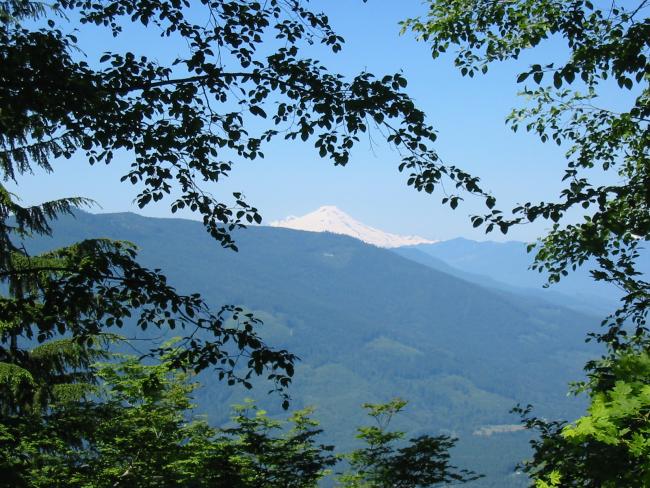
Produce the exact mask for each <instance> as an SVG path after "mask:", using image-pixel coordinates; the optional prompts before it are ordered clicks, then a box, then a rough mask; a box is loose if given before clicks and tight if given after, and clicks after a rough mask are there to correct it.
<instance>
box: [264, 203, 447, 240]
mask: <svg viewBox="0 0 650 488" xmlns="http://www.w3.org/2000/svg"><path fill="white" fill-rule="evenodd" d="M271 227H284V228H286V229H294V230H305V231H310V232H331V233H333V234H341V235H346V236H350V237H354V238H355V239H359V240H360V241H363V242H365V243H368V244H373V245H375V246H379V247H387V248H390V247H400V246H414V245H416V244H432V243H434V242H435V241H430V240H428V239H424V238H422V237H418V236H400V235H397V234H391V233H388V232H384V231H382V230H379V229H375V228H374V227H370V226H368V225H365V224H363V223H361V222H359V221H358V220H355V219H353V218H352V217H350V216H349V215H348V214H346V213H345V212H343V211H342V210H339V209H338V208H336V207H334V206H332V205H326V206H324V207H320V208H319V209H317V210H315V211H313V212H311V213H308V214H307V215H303V216H302V217H287V218H286V219H284V220H278V221H275V222H271Z"/></svg>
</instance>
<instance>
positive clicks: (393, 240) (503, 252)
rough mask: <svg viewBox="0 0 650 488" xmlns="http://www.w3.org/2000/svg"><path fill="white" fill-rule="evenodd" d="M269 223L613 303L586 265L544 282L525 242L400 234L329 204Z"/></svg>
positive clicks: (537, 293)
mask: <svg viewBox="0 0 650 488" xmlns="http://www.w3.org/2000/svg"><path fill="white" fill-rule="evenodd" d="M271 226H274V227H285V228H289V229H295V230H304V231H310V232H331V233H334V234H342V235H348V236H351V237H354V238H356V239H359V240H361V241H363V242H366V243H369V244H373V245H375V246H379V247H384V248H391V249H393V250H394V251H395V252H397V253H398V254H399V255H401V256H403V257H405V258H407V259H410V260H413V261H415V262H418V263H420V264H423V265H425V266H428V267H431V268H433V269H436V270H438V271H442V272H445V273H449V274H451V275H453V276H456V277H459V278H462V279H464V280H467V281H470V282H472V283H476V284H479V285H481V286H485V287H487V288H490V289H494V290H502V291H507V292H510V293H518V294H521V295H525V296H533V297H535V298H541V299H544V300H548V301H550V302H552V303H556V304H559V305H562V306H566V307H571V308H574V309H576V310H580V311H583V312H587V313H593V314H598V315H599V316H601V317H604V316H606V315H607V314H609V313H611V312H612V311H613V310H615V308H616V304H617V301H618V298H619V297H620V292H619V290H618V289H616V288H615V287H613V286H609V285H606V284H603V283H597V282H594V281H593V280H592V279H591V276H590V275H589V272H588V269H589V267H588V265H585V266H584V267H583V268H581V269H579V270H577V271H576V272H574V273H571V275H570V276H568V277H566V278H564V279H563V280H562V281H561V282H560V283H558V284H555V285H553V286H551V287H550V288H544V285H545V283H546V276H545V275H544V274H541V273H538V272H536V271H533V270H531V269H529V267H530V265H531V264H532V262H533V258H534V255H533V254H531V253H528V252H527V243H524V242H517V241H509V242H492V241H482V242H478V241H472V240H468V239H462V238H457V239H451V240H448V241H430V240H427V239H424V238H422V237H418V236H400V235H396V234H391V233H388V232H384V231H382V230H379V229H375V228H373V227H369V226H367V225H365V224H363V223H362V222H359V221H358V220H356V219H354V218H353V217H351V216H350V215H348V214H347V213H345V212H344V211H342V210H340V209H338V208H337V207H335V206H324V207H320V208H319V209H317V210H315V211H314V212H311V213H309V214H307V215H304V216H302V217H287V218H286V219H284V220H280V221H276V222H272V223H271ZM642 258H643V259H644V262H643V263H642V266H641V267H642V269H646V271H647V272H650V259H648V256H647V255H644V256H642Z"/></svg>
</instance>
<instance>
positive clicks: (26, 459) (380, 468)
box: [0, 356, 476, 488]
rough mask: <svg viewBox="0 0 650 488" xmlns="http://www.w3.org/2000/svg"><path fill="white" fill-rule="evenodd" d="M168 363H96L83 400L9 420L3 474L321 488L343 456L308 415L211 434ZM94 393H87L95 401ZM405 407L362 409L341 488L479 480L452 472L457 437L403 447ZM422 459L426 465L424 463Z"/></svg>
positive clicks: (187, 386)
mask: <svg viewBox="0 0 650 488" xmlns="http://www.w3.org/2000/svg"><path fill="white" fill-rule="evenodd" d="M170 366H171V364H169V363H167V362H165V361H163V362H162V363H160V364H157V365H143V364H142V362H140V361H139V360H138V359H137V358H135V357H128V356H127V357H122V358H119V360H117V361H114V362H111V363H104V364H98V365H96V370H95V376H96V378H97V379H98V380H99V384H98V385H97V386H96V387H94V388H90V389H88V390H87V391H86V394H87V396H88V398H85V399H81V398H74V397H59V398H57V400H55V401H53V402H51V403H50V405H49V407H48V409H47V410H44V411H40V412H38V411H32V412H29V413H26V414H24V415H16V416H9V417H7V416H5V417H4V418H3V423H2V424H1V427H0V428H1V430H0V474H1V475H2V479H3V482H6V483H9V484H10V485H11V486H15V487H53V486H61V487H74V486H79V487H82V486H84V487H87V486H92V487H97V488H101V487H114V486H138V487H160V486H186V487H202V486H205V487H208V486H223V487H233V488H236V487H242V488H244V487H250V488H254V487H267V488H271V487H273V488H286V487H314V486H317V482H318V481H319V480H320V479H322V478H323V477H324V476H326V475H328V474H330V473H331V472H332V467H333V466H334V465H335V464H336V463H337V462H338V461H339V459H340V458H341V456H335V455H333V454H332V451H333V446H328V445H322V444H318V443H317V440H316V438H317V436H318V435H319V434H320V433H321V430H320V429H318V427H317V422H315V421H313V420H312V419H311V418H310V417H309V415H310V414H311V413H312V410H311V409H304V410H300V411H296V412H294V413H293V414H292V415H291V416H290V418H289V421H288V423H286V422H284V421H278V420H272V419H270V418H269V417H267V415H266V413H265V412H264V411H263V410H259V409H258V408H257V407H256V406H255V405H254V404H253V403H250V402H249V403H247V404H245V405H240V406H237V407H235V409H234V412H233V417H232V426H230V427H227V428H222V429H216V428H213V427H211V426H209V425H208V424H207V423H206V422H205V421H204V420H202V419H201V418H199V417H197V416H196V415H194V414H193V413H192V408H193V405H192V403H191V397H190V395H191V393H192V391H193V390H194V389H195V388H196V387H197V384H195V383H191V382H190V381H188V380H189V376H188V374H186V373H181V372H179V371H177V370H175V369H174V368H172V367H170ZM91 393H92V395H91ZM405 403H406V402H404V401H401V400H394V401H392V402H390V403H388V404H385V405H367V406H366V407H367V408H369V409H370V415H371V416H372V417H373V418H375V419H377V420H378V421H379V423H378V424H377V425H376V426H372V427H364V428H361V429H359V438H360V439H362V440H363V441H364V442H366V443H367V447H366V448H362V449H359V450H357V451H354V452H353V453H351V454H350V455H349V456H343V457H345V458H349V459H350V468H349V471H348V472H346V473H345V474H344V475H341V476H340V478H339V481H340V486H342V487H350V488H351V487H361V486H364V487H389V486H391V487H393V486H433V485H435V484H437V483H441V482H446V481H451V480H454V481H456V482H458V481H461V482H462V481H465V480H469V479H475V478H476V476H475V475H473V474H472V473H469V472H467V471H459V470H457V469H456V468H455V467H453V466H450V465H449V462H448V461H449V455H448V453H447V450H448V449H449V448H450V447H452V446H453V444H454V442H455V440H454V439H450V438H448V437H445V436H442V437H428V436H422V437H420V438H418V439H412V440H411V441H410V442H409V443H407V444H403V445H402V447H400V448H397V446H396V445H395V443H396V442H397V441H398V440H399V439H401V438H402V437H403V435H404V434H403V433H402V432H391V431H389V430H388V424H389V420H390V418H391V417H392V415H394V414H395V413H397V412H399V411H400V410H401V409H402V408H403V406H404V405H405ZM423 461H424V462H423Z"/></svg>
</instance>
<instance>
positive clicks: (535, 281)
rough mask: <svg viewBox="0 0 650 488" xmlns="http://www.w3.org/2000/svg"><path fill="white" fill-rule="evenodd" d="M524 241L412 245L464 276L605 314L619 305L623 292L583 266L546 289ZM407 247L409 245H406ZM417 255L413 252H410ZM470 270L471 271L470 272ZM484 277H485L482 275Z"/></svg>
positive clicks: (646, 268)
mask: <svg viewBox="0 0 650 488" xmlns="http://www.w3.org/2000/svg"><path fill="white" fill-rule="evenodd" d="M526 246H527V245H526V243H524V242H516V241H510V242H490V241H483V242H477V241H471V240H468V239H461V238H458V239H452V240H449V241H443V242H437V243H433V244H422V245H417V246H414V247H413V248H412V249H415V250H417V251H420V252H423V253H425V254H427V255H429V256H430V257H433V258H435V259H437V260H439V261H442V262H444V263H445V264H446V265H447V266H451V267H452V268H453V269H455V270H456V272H455V273H453V272H452V274H458V273H459V272H461V274H462V276H463V277H464V278H466V277H468V276H470V275H471V276H473V277H474V279H471V281H475V282H477V283H481V284H486V285H488V286H492V285H491V284H490V283H495V286H496V287H499V283H500V284H501V286H500V287H501V288H504V289H509V290H511V291H514V290H516V289H518V290H519V291H520V292H521V293H524V294H528V295H530V294H536V295H538V296H544V297H546V298H547V299H548V300H552V301H555V302H559V303H562V304H567V305H571V306H573V307H575V308H578V309H580V310H593V313H595V314H598V315H599V316H601V318H602V317H604V316H605V315H606V314H609V313H611V312H612V311H613V310H615V309H616V305H617V300H618V297H619V296H620V292H619V291H618V290H617V289H616V288H615V287H612V286H608V285H606V284H604V283H598V282H595V281H594V280H593V279H592V278H591V276H590V275H589V272H588V267H587V266H583V267H582V268H580V269H578V270H577V271H575V272H572V273H571V274H570V275H569V276H568V277H566V278H563V279H562V281H561V282H560V283H557V284H555V285H553V286H552V287H550V288H549V289H546V290H544V289H543V285H544V284H545V282H546V276H545V275H544V274H543V273H538V272H536V271H533V270H530V269H528V268H529V266H530V265H531V264H532V262H533V258H534V256H533V254H530V253H528V252H527V251H526ZM405 249H407V248H405ZM409 257H413V256H409ZM640 264H641V269H645V270H646V272H647V270H650V266H648V263H647V256H642V261H641V263H640ZM467 273H469V275H467ZM481 277H482V278H481Z"/></svg>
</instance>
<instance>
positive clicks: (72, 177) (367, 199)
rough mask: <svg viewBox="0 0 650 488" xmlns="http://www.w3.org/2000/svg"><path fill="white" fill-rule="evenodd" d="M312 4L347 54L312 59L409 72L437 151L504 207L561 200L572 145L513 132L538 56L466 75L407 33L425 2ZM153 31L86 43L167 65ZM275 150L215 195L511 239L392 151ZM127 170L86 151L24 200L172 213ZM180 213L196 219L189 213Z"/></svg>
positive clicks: (244, 167)
mask: <svg viewBox="0 0 650 488" xmlns="http://www.w3.org/2000/svg"><path fill="white" fill-rule="evenodd" d="M312 5H313V7H314V9H316V10H323V11H325V12H326V13H327V14H328V15H329V17H330V20H331V24H332V25H333V27H334V28H335V29H336V30H337V31H338V33H339V34H340V35H342V36H343V37H344V38H345V39H346V45H345V48H344V49H343V51H342V52H341V53H339V54H337V55H331V54H327V55H323V51H322V50H317V51H316V52H315V54H314V57H318V56H322V58H321V60H322V61H323V62H324V63H325V64H326V65H327V66H329V67H330V69H332V70H334V71H339V72H341V73H344V74H346V75H351V76H352V75H354V74H356V73H357V72H359V71H360V70H364V69H365V70H368V71H371V72H373V73H375V74H379V75H381V74H386V73H393V72H396V71H402V72H403V73H404V75H405V76H406V78H407V79H408V80H409V86H408V89H407V91H408V93H409V94H410V95H411V96H412V97H413V98H414V99H415V100H416V102H417V104H418V106H419V107H420V108H422V109H423V110H424V111H425V112H426V113H427V114H428V117H429V121H430V122H431V123H432V124H433V125H434V126H435V127H436V129H437V130H438V131H439V138H438V143H437V146H436V149H437V150H438V152H439V154H440V155H441V156H442V157H443V159H444V160H445V161H449V162H453V163H454V164H456V165H458V166H460V167H462V168H464V169H466V170H468V171H470V172H472V173H474V174H476V175H478V176H479V177H480V178H481V179H482V181H483V186H484V187H485V188H487V189H489V190H491V191H492V193H493V194H494V195H495V196H496V197H497V198H498V201H499V202H500V206H501V207H504V208H511V207H512V206H514V205H515V204H517V203H519V202H525V201H536V200H540V199H546V200H547V201H548V200H549V199H551V198H555V197H556V196H557V194H558V191H559V189H560V188H561V184H560V179H561V176H562V170H563V168H564V159H563V150H562V149H561V148H558V147H556V146H554V145H551V144H542V143H541V142H539V140H538V139H537V138H536V137H535V136H534V135H530V134H526V133H522V132H518V133H513V132H512V131H511V130H510V129H509V128H508V127H506V125H505V123H504V120H505V117H506V115H507V114H508V112H509V110H510V108H511V107H514V106H516V105H517V104H520V103H521V100H519V99H518V97H517V96H516V93H517V91H518V89H520V87H519V86H517V85H516V83H515V78H516V75H517V73H519V72H520V71H521V69H522V66H525V64H526V63H527V62H528V61H532V60H533V58H529V59H523V60H521V61H520V62H519V63H512V62H511V63H505V64H502V65H495V66H493V67H492V68H491V70H490V71H489V73H488V74H487V75H484V76H479V77H477V78H473V79H471V78H463V77H461V76H460V74H459V73H458V72H457V70H456V69H455V68H454V66H453V60H452V58H451V57H450V56H447V57H443V58H438V59H436V60H432V59H431V56H430V54H429V50H428V48H427V46H426V45H425V44H423V43H418V42H416V41H415V39H414V37H413V35H411V34H405V35H403V36H400V35H399V26H398V22H399V21H400V20H402V19H404V18H406V17H410V16H416V15H418V14H422V13H424V6H423V5H422V3H421V2H420V1H419V0H414V1H411V0H400V1H394V0H370V1H369V2H367V3H363V2H362V1H361V0H330V1H319V0H315V1H313V2H312ZM149 34H150V33H146V32H144V31H142V30H138V29H136V30H131V31H127V33H126V34H125V35H124V36H123V37H122V38H120V39H118V41H117V44H115V43H114V41H113V40H112V39H111V38H110V37H108V36H97V35H96V34H93V35H90V34H88V33H87V32H85V31H83V30H81V31H80V36H79V37H80V39H81V42H82V46H83V48H84V50H85V52H86V54H87V55H88V56H89V60H92V59H93V57H95V56H96V55H97V54H98V53H101V52H102V51H103V50H125V49H132V50H133V51H134V52H136V54H147V55H149V56H152V57H158V58H159V59H161V60H164V59H166V58H167V57H169V56H170V55H171V53H170V52H168V51H166V50H164V49H163V46H162V44H160V43H159V42H158V41H157V39H156V38H155V37H151V36H150V35H149ZM142 46H145V50H142V49H141V48H142ZM541 56H543V57H544V58H545V59H541V58H540V53H538V54H537V55H536V57H535V58H534V62H541V61H547V59H551V58H559V59H562V57H563V56H565V53H564V51H563V48H562V45H561V44H560V43H557V42H555V41H553V42H551V43H550V45H549V46H548V47H546V48H544V50H543V51H541ZM374 139H375V142H378V141H379V139H378V138H377V137H375V138H374ZM265 153H266V158H265V159H263V160H257V161H254V162H249V161H241V162H238V164H237V166H236V167H235V169H234V171H233V174H232V176H231V177H230V178H229V179H228V180H227V181H226V182H225V183H224V184H221V183H220V184H219V185H218V186H216V187H214V188H209V189H210V190H212V191H213V193H214V194H216V195H220V194H229V193H231V192H233V191H242V192H243V193H244V194H245V195H246V197H247V199H248V201H249V202H250V203H252V204H254V205H255V206H257V207H258V208H259V209H260V210H261V212H262V214H263V216H264V220H265V222H267V223H268V222H270V221H272V220H276V219H279V218H284V217H286V216H287V215H302V214H304V213H307V212H309V211H312V210H314V209H316V208H317V207H319V206H321V205H336V206H338V207H340V208H341V209H343V210H344V211H346V212H348V213H349V214H351V215H352V216H353V217H355V218H357V219H359V220H361V221H363V222H364V223H366V224H369V225H372V226H375V227H379V228H381V229H384V230H387V231H390V232H396V233H403V234H418V235H421V236H423V237H427V238H431V239H450V238H453V237H458V236H463V237H468V238H473V239H479V240H480V239H486V238H488V239H493V240H502V239H504V238H503V237H502V236H500V235H499V234H496V233H494V234H490V235H489V236H487V237H486V236H485V235H484V234H483V232H482V231H477V230H474V229H472V227H471V225H470V222H469V218H468V216H469V215H470V214H471V213H473V212H474V211H483V206H482V204H479V202H478V201H476V202H471V201H469V202H467V203H466V204H463V205H461V206H460V207H459V208H458V209H457V210H456V211H451V210H448V209H446V208H443V207H442V206H441V205H440V198H441V196H440V195H439V194H434V195H427V194H423V193H417V192H416V191H414V190H413V189H412V188H409V187H407V186H406V177H405V175H402V174H400V173H398V171H397V164H398V163H399V156H398V155H397V154H396V153H395V152H394V151H392V150H391V149H390V148H388V147H387V146H386V145H382V144H378V145H371V144H370V143H368V142H363V141H362V142H361V143H360V144H359V146H358V148H357V149H356V150H355V152H354V157H353V158H352V161H351V162H350V164H349V165H348V166H346V167H344V168H342V167H334V166H333V164H332V163H331V162H329V161H328V160H324V159H321V158H319V157H318V154H317V152H316V151H315V150H314V149H313V147H312V146H311V144H310V143H301V142H294V141H290V142H285V141H282V142H279V143H275V144H273V145H272V146H270V147H269V148H268V149H267V150H266V151H265ZM120 159H122V161H120ZM126 164H127V155H122V156H120V157H119V158H118V160H117V161H116V163H115V164H112V165H111V166H108V167H106V166H97V167H90V166H88V164H87V163H86V162H85V161H84V160H83V157H81V156H79V157H75V158H73V159H72V160H71V161H60V162H56V164H55V172H54V173H53V174H51V175H45V174H40V173H37V174H36V175H34V176H29V177H24V178H22V179H21V180H20V181H19V185H20V187H19V188H18V193H19V194H20V195H21V198H22V199H23V201H24V202H26V203H36V202H38V201H42V200H48V199H52V198H59V197H63V196H70V195H82V196H86V197H90V198H93V199H95V200H96V201H97V202H98V203H99V204H100V205H101V209H96V211H102V212H118V211H137V212H138V213H142V214H145V215H151V216H158V217H165V216H169V215H171V214H170V213H169V210H168V205H167V204H164V203H163V204H162V205H157V206H150V207H147V208H145V209H144V210H139V209H137V207H136V206H135V205H134V204H133V198H134V197H135V195H136V191H135V189H134V188H133V187H131V186H130V185H129V184H126V183H120V182H119V178H120V176H121V175H122V174H123V173H124V168H125V166H126ZM182 216H184V217H188V218H192V217H193V216H192V215H191V214H189V213H187V214H183V215H182ZM547 226H548V224H547V223H542V224H540V225H534V226H533V225H528V226H521V227H520V228H518V229H516V230H515V231H514V232H512V233H511V234H509V235H508V237H507V238H508V239H519V240H527V241H531V240H534V239H535V238H536V237H537V236H539V235H540V234H542V233H543V231H544V229H545V227H547Z"/></svg>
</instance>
